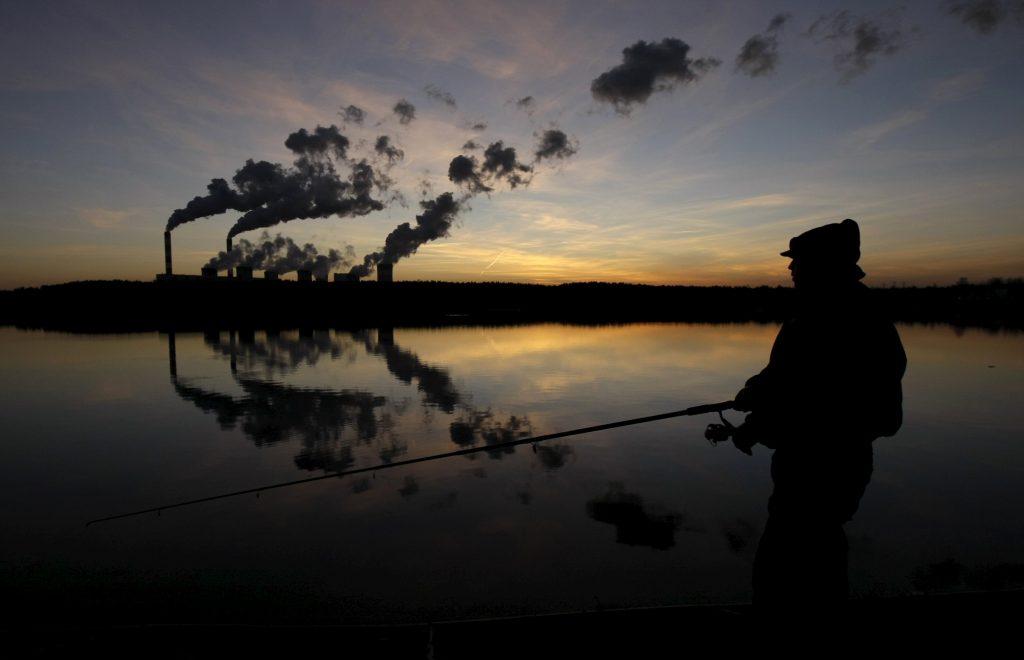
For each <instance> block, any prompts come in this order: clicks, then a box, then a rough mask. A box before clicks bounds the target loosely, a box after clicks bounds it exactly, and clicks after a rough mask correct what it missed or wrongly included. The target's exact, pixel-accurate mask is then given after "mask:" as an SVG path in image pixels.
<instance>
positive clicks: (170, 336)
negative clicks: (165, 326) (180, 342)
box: [164, 232, 178, 380]
mask: <svg viewBox="0 0 1024 660" xmlns="http://www.w3.org/2000/svg"><path fill="white" fill-rule="evenodd" d="M169 233H170V232H164V234H165V235H166V234H169ZM167 274H168V275H170V273H167ZM167 361H168V363H169V366H170V368H171V380H175V379H177V377H178V351H177V347H176V346H175V343H174V333H173V332H168V333H167Z"/></svg>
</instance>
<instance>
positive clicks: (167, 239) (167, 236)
mask: <svg viewBox="0 0 1024 660" xmlns="http://www.w3.org/2000/svg"><path fill="white" fill-rule="evenodd" d="M164 272H165V273H167V274H168V275H170V274H171V232H169V231H165V232H164Z"/></svg>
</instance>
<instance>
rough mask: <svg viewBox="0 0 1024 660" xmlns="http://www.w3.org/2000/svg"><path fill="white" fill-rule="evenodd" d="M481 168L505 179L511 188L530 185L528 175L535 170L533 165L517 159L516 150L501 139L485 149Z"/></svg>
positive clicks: (498, 177) (497, 177) (495, 176)
mask: <svg viewBox="0 0 1024 660" xmlns="http://www.w3.org/2000/svg"><path fill="white" fill-rule="evenodd" d="M480 169H481V170H483V171H484V172H487V173H488V174H490V175H491V176H493V177H494V178H496V179H504V180H505V181H507V182H508V185H509V187H511V188H515V187H517V186H525V185H528V184H529V183H530V179H529V178H527V177H526V175H527V174H531V173H532V172H533V168H532V167H530V166H529V165H524V164H522V163H520V162H519V161H518V160H517V159H516V150H515V149H514V148H512V147H506V146H505V144H504V143H503V142H502V141H501V140H498V141H497V142H493V143H491V144H490V145H488V147H487V148H486V149H484V161H483V164H482V165H481V166H480Z"/></svg>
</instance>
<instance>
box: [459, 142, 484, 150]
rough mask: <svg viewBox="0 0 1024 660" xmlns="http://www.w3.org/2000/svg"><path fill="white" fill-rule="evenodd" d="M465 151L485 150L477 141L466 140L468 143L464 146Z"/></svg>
mask: <svg viewBox="0 0 1024 660" xmlns="http://www.w3.org/2000/svg"><path fill="white" fill-rule="evenodd" d="M462 148H463V150H465V151H472V150H474V149H483V145H481V144H479V143H477V141H476V140H466V143H465V144H463V145H462Z"/></svg>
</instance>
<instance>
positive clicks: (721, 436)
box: [85, 401, 735, 527]
mask: <svg viewBox="0 0 1024 660" xmlns="http://www.w3.org/2000/svg"><path fill="white" fill-rule="evenodd" d="M734 403H735V402H733V401H723V402H721V403H708V404H704V405H702V406H693V407H692V408H686V409H685V410H677V411H675V412H668V413H662V414H660V415H650V416H648V417H635V418H633V419H625V420H622V421H618V422H609V423H607V424H598V425H596V426H584V427H582V428H578V429H572V430H570V431H559V432H557V433H548V434H546V435H538V436H532V437H528V438H518V439H516V440H507V441H505V442H496V443H494V444H488V445H480V446H478V447H467V448H465V449H456V450H454V451H447V452H442V453H440V454H431V455H429V456H420V457H418V458H407V459H405V460H402V461H393V462H391V463H379V464H377V465H371V466H369V467H361V468H353V469H351V470H339V471H337V472H330V473H328V474H322V475H319V476H316V477H307V478H305V479H295V480H293V481H284V482H281V483H277V484H271V485H269V486H259V487H257V488H246V489H245V490H236V491H233V492H230V493H222V494H220V495H210V496H209V497H200V498H199V499H195V500H188V501H185V502H175V503H174V504H165V505H163V506H154V507H150V508H148V509H140V510H138V511H131V512H128V513H120V514H118V515H116V516H106V517H105V518H95V519H93V520H90V521H89V522H87V523H85V526H86V527H88V526H89V525H92V524H94V523H101V522H107V521H110V520H118V519H119V518H130V517H132V516H141V515H143V514H146V513H157V514H159V513H160V512H161V511H166V510H167V509H177V508H179V507H183V506H191V505H193V504H200V503H202V502H212V501H214V500H222V499H226V498H228V497H237V496H238V495H249V494H252V493H256V495H257V497H258V496H259V494H260V493H262V492H263V491H265V490H273V489H275V488H287V487H288V486H298V485H299V484H308V483H311V482H313V481H322V480H324V479H336V478H338V477H346V476H349V475H353V474H361V473H364V472H377V471H379V470H386V469H388V468H396V467H401V466H403V465H412V464H414V463H425V462H427V461H436V460H439V459H442V458H451V457H453V456H468V455H470V454H476V453H479V452H482V451H495V450H498V449H504V448H506V447H516V446H518V445H526V444H534V445H535V444H537V443H538V442H544V441H545V440H557V439H558V438H567V437H569V436H573V435H583V434H584V433H594V432H596V431H607V430H609V429H617V428H620V427H623V426H633V425H634V424H646V423H647V422H657V421H659V420H662V419H670V418H672V417H690V416H694V415H705V414H707V413H713V412H716V413H718V416H719V417H720V418H721V419H722V424H709V425H708V427H707V429H706V430H705V432H704V437H705V438H707V440H708V441H709V442H710V443H711V444H712V445H717V444H718V443H719V442H722V441H724V440H726V439H728V437H729V435H730V433H731V430H732V429H733V426H732V425H731V424H729V422H728V420H726V419H725V416H724V415H723V414H722V413H723V412H724V411H726V410H731V409H732V408H733V405H734Z"/></svg>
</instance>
